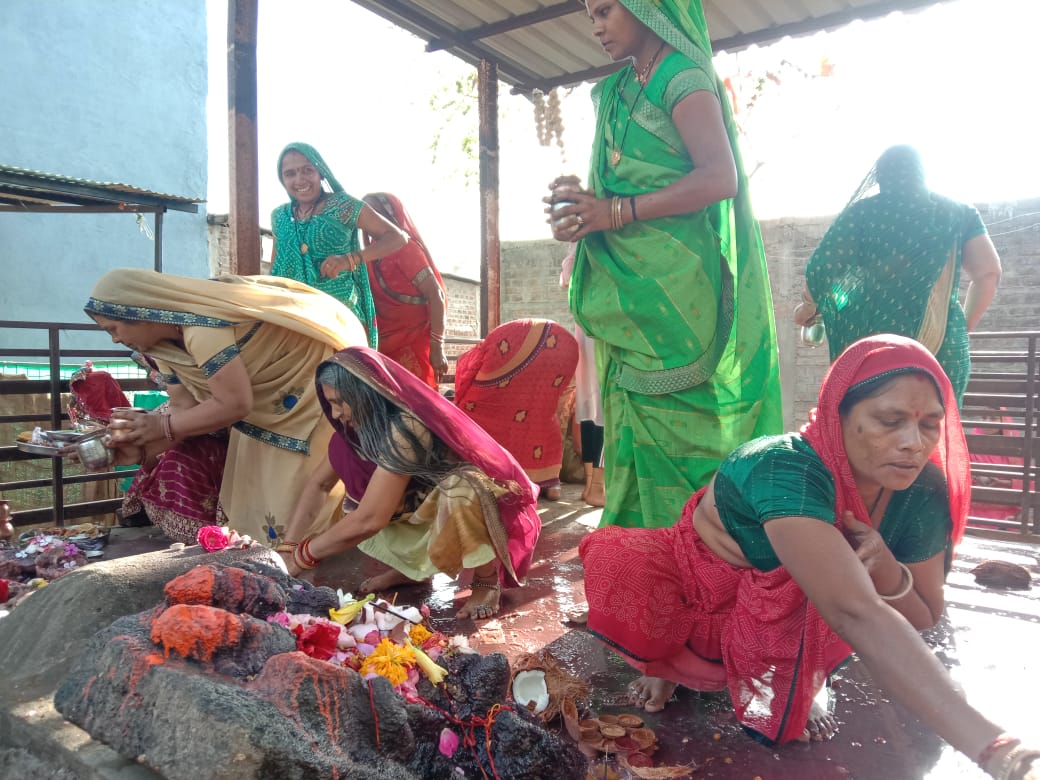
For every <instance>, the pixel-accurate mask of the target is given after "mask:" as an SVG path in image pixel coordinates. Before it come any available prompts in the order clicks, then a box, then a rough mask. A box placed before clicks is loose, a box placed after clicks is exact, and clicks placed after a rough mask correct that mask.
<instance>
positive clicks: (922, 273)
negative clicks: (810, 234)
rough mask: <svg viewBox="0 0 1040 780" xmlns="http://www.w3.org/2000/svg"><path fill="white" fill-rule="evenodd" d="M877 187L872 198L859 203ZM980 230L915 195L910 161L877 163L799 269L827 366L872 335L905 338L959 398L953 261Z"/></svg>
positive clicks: (965, 361)
mask: <svg viewBox="0 0 1040 780" xmlns="http://www.w3.org/2000/svg"><path fill="white" fill-rule="evenodd" d="M904 148H905V147H894V148H893V149H904ZM889 151H890V152H891V151H893V150H889ZM878 181H880V183H881V192H880V193H878V194H876V195H871V196H869V197H864V196H865V195H867V193H869V192H871V190H872V188H873V186H874V184H875V183H876V182H878ZM985 230H986V228H985V225H984V224H983V222H982V219H981V217H980V216H979V214H978V211H977V210H976V209H975V208H974V207H972V206H969V205H967V204H963V203H958V202H956V201H953V200H950V199H949V198H945V197H942V196H941V195H937V194H935V193H933V192H929V191H928V190H927V189H926V188H925V187H924V180H923V172H922V171H921V169H920V160H919V158H917V157H916V155H913V156H910V155H900V156H892V155H889V152H886V154H885V155H882V158H881V159H880V160H879V161H878V164H877V166H875V168H874V169H872V170H871V172H870V173H868V174H867V176H866V178H865V179H864V180H863V182H862V183H861V184H860V186H859V188H858V189H857V191H856V193H855V194H854V195H853V197H852V199H851V200H850V201H849V203H848V204H847V205H846V206H845V208H844V209H843V210H842V212H841V213H840V214H839V215H838V216H837V217H836V218H835V220H834V222H833V223H832V224H831V226H830V227H829V228H828V230H827V233H826V234H825V235H824V237H823V239H822V240H821V241H820V244H819V246H817V248H816V250H815V251H814V252H813V255H812V257H811V258H810V259H809V262H808V264H807V266H806V269H805V279H806V284H807V286H808V288H809V292H810V293H812V296H813V300H814V301H815V302H816V306H817V308H818V310H819V312H820V314H821V315H822V316H823V319H824V323H825V324H826V327H827V343H828V346H829V348H830V355H831V360H835V359H837V357H838V355H840V354H841V353H842V352H843V351H844V350H845V348H846V347H848V346H849V345H850V344H852V342H854V341H856V340H857V339H860V338H863V337H865V336H869V335H871V334H874V333H898V334H900V335H903V336H911V337H913V338H915V339H917V340H918V341H920V342H921V343H922V344H924V345H925V346H926V347H927V348H928V349H929V350H930V351H931V352H932V354H934V355H935V356H936V357H937V358H938V359H939V362H940V364H941V365H942V366H943V368H944V369H945V371H946V373H947V375H948V376H949V378H950V381H951V382H952V384H953V387H954V391H955V392H956V394H957V396H958V397H960V396H961V395H963V393H964V390H965V387H966V386H967V381H968V372H969V370H970V359H969V356H968V348H969V343H968V331H967V323H966V320H965V317H964V311H963V309H961V306H960V303H959V302H958V299H957V296H958V280H959V277H960V271H961V253H962V250H963V246H964V242H965V241H967V240H968V239H970V238H973V237H975V236H978V235H981V234H983V233H985Z"/></svg>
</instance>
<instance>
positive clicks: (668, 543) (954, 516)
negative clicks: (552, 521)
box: [580, 335, 1028, 770]
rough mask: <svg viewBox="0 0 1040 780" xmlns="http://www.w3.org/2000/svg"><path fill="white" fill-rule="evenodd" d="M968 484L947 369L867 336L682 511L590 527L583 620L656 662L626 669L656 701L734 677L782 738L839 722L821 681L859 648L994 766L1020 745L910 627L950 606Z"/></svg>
mask: <svg viewBox="0 0 1040 780" xmlns="http://www.w3.org/2000/svg"><path fill="white" fill-rule="evenodd" d="M969 500H970V485H969V473H968V457H967V448H966V446H965V441H964V434H963V431H962V429H961V425H960V419H959V416H958V413H957V404H956V398H955V396H954V393H953V388H952V387H951V385H950V381H949V379H948V378H947V377H946V375H945V373H943V370H942V369H941V368H940V367H939V364H938V363H937V362H936V360H935V358H934V357H933V356H932V355H931V353H929V352H928V351H927V350H926V349H925V348H924V347H922V346H921V345H920V344H918V343H917V342H916V341H913V340H911V339H907V338H904V337H901V336H892V335H882V336H876V337H871V338H868V339H863V340H861V341H858V342H856V343H855V344H853V345H852V346H850V347H849V348H848V349H847V350H846V351H845V352H844V353H843V354H842V355H841V356H840V357H839V358H838V360H837V361H836V362H835V363H834V365H833V366H831V368H830V370H829V372H828V374H827V376H826V377H825V379H824V381H823V385H822V387H821V389H820V397H819V404H818V406H817V408H816V410H815V411H814V412H813V414H812V415H811V417H810V420H809V423H808V424H807V425H806V426H805V427H804V428H803V429H802V431H801V432H800V433H789V434H785V435H781V436H767V437H761V438H759V439H755V440H753V441H751V442H748V443H747V444H745V445H742V446H741V447H739V448H738V449H737V450H736V451H734V453H733V454H732V455H730V456H729V457H728V458H727V459H726V460H725V461H723V463H722V465H721V466H720V468H719V471H718V472H717V473H716V475H715V477H714V478H713V480H712V481H711V483H709V485H708V486H707V487H705V488H703V489H702V490H701V491H699V492H698V493H696V494H695V495H694V496H693V497H692V498H691V499H690V501H689V502H688V503H687V505H686V508H685V510H684V511H683V515H682V517H681V518H680V519H679V522H678V523H677V524H676V525H675V526H674V527H672V528H664V529H628V528H618V527H608V528H603V529H600V530H598V531H595V532H593V533H592V534H591V535H590V536H588V537H587V538H586V539H584V540H583V541H582V543H581V547H580V553H581V556H582V560H583V562H584V564H585V569H586V581H585V588H586V594H587V596H588V601H589V618H588V625H589V628H590V630H592V631H593V632H595V633H596V634H598V635H599V636H600V637H601V638H603V639H604V640H606V642H607V643H609V644H610V645H611V646H612V647H614V648H615V649H617V650H619V651H620V652H621V653H622V654H623V655H624V656H625V658H626V660H628V661H629V663H631V664H632V665H633V666H635V667H636V668H638V669H640V670H642V671H643V672H644V674H645V675H646V676H644V677H642V678H640V679H639V680H637V681H635V682H634V683H633V684H632V686H630V688H631V691H632V696H633V700H634V701H635V702H636V703H639V704H641V705H643V706H644V707H645V708H646V709H647V710H651V711H656V710H659V709H661V708H662V707H663V706H664V704H665V702H666V701H667V700H668V698H669V697H670V696H671V694H672V692H673V691H674V689H675V687H676V683H677V682H678V683H681V684H684V685H687V686H690V687H694V688H699V689H709V690H718V689H723V688H728V689H729V692H730V697H731V699H732V701H733V706H734V708H735V710H736V715H737V719H738V720H739V721H740V723H741V724H742V725H743V726H744V728H745V729H746V730H748V731H749V732H750V733H752V735H754V736H757V737H758V738H759V739H761V740H762V741H765V742H767V743H770V744H771V743H779V742H787V741H790V740H797V739H808V738H810V736H816V737H817V738H826V737H829V736H831V735H832V734H833V731H834V728H835V723H834V721H833V719H831V718H829V716H826V714H825V713H823V712H822V711H820V712H815V713H812V712H811V711H812V709H813V707H814V706H815V705H814V704H813V698H814V696H815V695H816V694H817V693H818V692H819V691H820V689H821V688H822V686H823V684H824V683H825V681H826V679H827V676H828V675H829V674H830V673H831V672H832V671H834V669H835V668H837V667H838V666H839V665H840V664H842V663H843V662H844V661H845V660H846V659H847V658H848V656H849V655H850V654H851V653H852V652H853V651H854V652H856V653H857V654H858V655H859V657H860V658H861V659H862V660H863V661H864V662H865V663H866V665H867V666H868V668H869V669H870V671H871V673H872V674H873V676H874V678H875V679H876V680H877V682H878V684H879V685H880V686H881V687H882V688H884V689H885V690H886V691H887V692H888V694H889V695H891V696H892V698H893V699H895V700H897V701H899V702H900V703H901V704H902V705H903V706H904V707H906V708H907V709H908V710H909V711H911V712H912V713H914V714H915V715H916V716H917V717H919V718H920V719H921V720H922V721H924V722H925V724H926V725H928V726H929V727H930V728H932V729H933V730H935V731H936V732H937V733H938V734H939V735H940V736H942V737H943V738H945V739H946V740H948V741H949V742H950V743H951V744H953V746H954V747H956V748H958V749H960V750H961V751H963V752H965V753H966V754H968V755H970V756H980V763H983V765H984V768H986V769H987V770H990V769H991V768H992V767H991V766H990V765H989V764H990V762H992V765H993V766H999V765H1000V763H1001V761H1000V759H999V758H998V757H997V754H998V753H1000V754H1003V753H1007V751H1008V750H1010V749H1012V748H1014V747H1015V744H1013V743H1012V742H1011V741H1006V742H1004V741H1001V739H1002V737H1001V730H1000V729H999V727H997V726H996V725H995V724H993V723H992V722H991V721H989V720H987V719H985V718H984V717H983V716H982V715H981V714H979V713H978V712H976V711H975V710H973V709H972V708H970V707H969V705H968V704H967V702H966V701H965V699H964V698H963V696H962V694H961V693H960V692H958V691H957V690H956V689H955V686H954V684H953V682H952V681H951V680H950V678H949V676H948V674H947V672H946V670H945V669H944V668H943V666H942V664H941V663H940V662H939V661H938V660H937V659H936V658H935V656H934V655H933V654H932V652H931V651H930V650H929V648H928V647H927V645H925V643H924V641H923V640H922V639H921V637H920V635H919V634H918V633H917V631H916V630H915V629H917V630H920V629H923V628H925V627H930V626H932V625H934V623H935V622H936V621H937V620H938V619H939V616H940V615H941V613H942V610H943V606H944V601H943V582H944V579H945V573H946V571H947V569H948V566H949V562H950V561H951V556H952V551H953V548H954V546H955V545H956V544H957V543H958V542H959V541H960V539H961V536H962V534H963V532H964V526H965V519H966V517H967V509H968V501H969ZM813 732H815V733H813ZM1023 760H1028V759H1023Z"/></svg>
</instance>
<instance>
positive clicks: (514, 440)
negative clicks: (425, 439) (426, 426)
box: [455, 320, 578, 500]
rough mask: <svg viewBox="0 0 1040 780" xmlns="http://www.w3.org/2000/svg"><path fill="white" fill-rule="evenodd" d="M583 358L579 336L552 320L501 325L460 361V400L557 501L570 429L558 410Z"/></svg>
mask: <svg viewBox="0 0 1040 780" xmlns="http://www.w3.org/2000/svg"><path fill="white" fill-rule="evenodd" d="M577 365H578V342H577V341H576V340H575V339H574V336H572V335H571V334H570V333H568V332H567V331H566V329H564V328H563V326H562V325H560V324H558V323H556V322H553V321H552V320H513V321H511V322H507V323H505V324H504V325H499V326H498V327H497V328H495V329H494V330H493V331H491V333H489V334H488V335H487V338H485V339H484V340H483V341H482V342H480V344H478V345H477V346H475V347H474V348H473V349H471V350H470V351H469V352H466V353H465V354H463V355H461V356H460V357H459V360H458V363H457V364H456V366H455V403H456V404H458V406H459V408H461V409H462V410H463V411H464V412H465V413H466V414H468V415H469V416H470V417H471V418H472V419H473V420H474V421H475V422H476V423H477V424H478V425H480V427H481V428H483V429H484V430H485V431H487V432H488V433H490V434H491V435H492V436H494V437H495V441H497V442H498V443H499V444H501V445H502V446H503V447H505V448H506V449H507V450H509V452H510V453H512V455H513V457H514V458H516V460H517V462H518V463H519V464H520V465H521V466H522V467H523V469H524V471H526V472H527V476H529V477H530V478H531V481H533V482H535V483H537V484H538V486H539V487H540V488H541V490H542V495H543V496H545V497H546V498H549V499H550V500H556V499H558V498H559V497H560V467H561V466H562V465H563V434H562V432H561V430H560V420H559V418H558V417H557V414H556V408H557V406H558V405H559V401H560V396H561V395H563V392H564V391H565V390H566V389H567V385H569V384H570V381H571V378H572V377H573V376H574V370H575V368H576V367H577Z"/></svg>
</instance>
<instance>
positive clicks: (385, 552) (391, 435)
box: [277, 347, 541, 618]
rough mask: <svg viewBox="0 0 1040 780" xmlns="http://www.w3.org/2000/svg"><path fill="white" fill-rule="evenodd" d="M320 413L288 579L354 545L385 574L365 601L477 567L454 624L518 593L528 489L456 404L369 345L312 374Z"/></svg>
mask: <svg viewBox="0 0 1040 780" xmlns="http://www.w3.org/2000/svg"><path fill="white" fill-rule="evenodd" d="M317 384H318V390H319V396H320V397H321V399H322V408H323V409H324V411H325V415H326V417H328V419H329V420H330V422H332V425H333V427H334V428H335V429H336V435H334V436H333V437H332V441H331V442H330V443H329V457H328V460H327V461H325V462H323V463H322V464H321V465H320V466H319V467H318V468H317V469H316V470H315V472H314V474H313V476H312V477H311V479H310V481H309V482H308V484H307V486H306V487H305V488H304V492H303V495H302V497H301V499H300V503H299V506H298V508H297V511H296V513H295V514H294V515H293V518H292V520H290V522H289V527H288V530H287V531H286V535H285V538H286V539H291V540H294V541H290V542H285V543H283V544H281V545H279V547H278V548H277V549H278V551H279V552H280V553H282V554H283V555H284V556H285V558H286V564H287V566H288V569H289V572H290V574H293V575H298V574H300V573H301V572H303V571H305V570H307V569H312V568H314V567H315V566H317V565H318V564H319V563H320V561H321V560H322V559H323V558H327V557H329V556H331V555H337V554H339V553H342V552H345V551H347V550H349V549H351V548H353V547H357V548H358V549H360V550H361V551H362V552H364V553H365V554H367V555H370V556H372V557H373V558H376V559H377V560H379V561H381V562H383V563H385V564H386V565H387V566H389V567H390V570H389V571H388V572H386V573H385V574H382V575H378V576H376V577H372V578H370V579H368V580H366V581H364V582H362V583H361V584H360V587H359V588H358V590H359V591H360V592H363V593H368V592H375V591H382V590H385V589H387V588H390V587H393V586H394V585H401V584H405V583H408V582H414V581H419V580H425V579H428V578H429V577H432V576H433V575H434V574H436V573H437V572H443V573H445V574H448V575H450V576H452V577H455V576H457V575H458V574H460V573H461V572H462V571H463V570H464V569H472V570H473V580H472V583H471V584H470V588H471V591H472V595H471V596H470V598H469V600H468V601H467V602H466V604H465V605H464V606H463V608H462V609H461V610H460V611H459V613H458V617H472V618H488V617H491V616H493V615H495V614H496V613H497V612H498V609H499V590H500V588H501V587H503V586H504V587H516V586H518V585H520V584H522V582H523V579H524V577H525V576H526V574H527V571H528V569H529V568H530V566H531V560H532V556H533V554H534V545H535V543H536V542H537V541H538V533H539V531H540V530H541V521H540V520H539V518H538V513H537V511H536V499H535V496H536V493H535V489H534V485H532V484H531V482H530V480H528V478H527V477H526V475H525V474H524V472H523V470H522V469H521V468H520V466H519V465H518V464H517V463H516V461H515V460H513V458H512V457H511V456H510V455H509V453H508V452H506V451H505V450H504V449H502V447H500V446H499V445H498V444H497V443H496V442H495V441H494V440H493V439H492V438H491V437H490V436H489V435H488V434H487V433H485V432H484V431H483V430H481V428H480V427H479V426H477V425H475V424H474V423H473V422H472V421H471V420H469V418H467V417H466V415H465V414H463V413H462V412H461V411H460V410H459V409H458V408H456V407H455V406H454V405H453V404H452V403H451V401H449V400H448V399H446V398H444V397H443V396H442V395H440V394H439V393H438V392H436V391H435V390H433V389H431V388H430V387H428V386H426V385H425V384H423V383H422V382H421V381H420V380H419V379H418V378H416V377H415V376H414V375H413V374H411V373H409V372H408V371H406V370H405V369H404V368H403V367H402V366H401V365H399V364H398V363H395V362H394V361H393V360H388V359H387V358H385V357H384V356H383V355H381V354H379V353H378V352H375V351H374V350H371V349H369V348H367V347H350V348H348V349H345V350H343V351H341V352H337V353H336V354H335V355H333V356H332V357H331V358H330V359H329V360H328V361H327V362H325V363H322V364H321V365H320V366H319V367H318V373H317ZM340 481H342V482H343V485H344V486H345V488H346V498H345V499H344V503H343V506H344V510H345V514H344V516H343V517H342V518H341V519H340V520H339V521H338V522H336V523H335V524H334V525H333V526H332V527H331V528H329V529H328V530H325V531H323V532H321V533H318V534H316V535H313V536H309V537H305V536H304V533H305V532H306V530H307V529H311V527H312V523H313V522H314V520H315V519H316V518H317V517H318V514H319V510H320V508H321V505H322V503H323V501H324V500H325V496H326V495H327V494H328V492H329V491H330V490H331V489H332V487H333V486H335V485H336V484H337V483H338V482H340Z"/></svg>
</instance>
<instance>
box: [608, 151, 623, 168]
mask: <svg viewBox="0 0 1040 780" xmlns="http://www.w3.org/2000/svg"><path fill="white" fill-rule="evenodd" d="M619 162H621V150H620V149H615V150H614V151H612V152H611V153H610V164H611V165H613V166H614V167H615V168H617V166H618V163H619Z"/></svg>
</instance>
